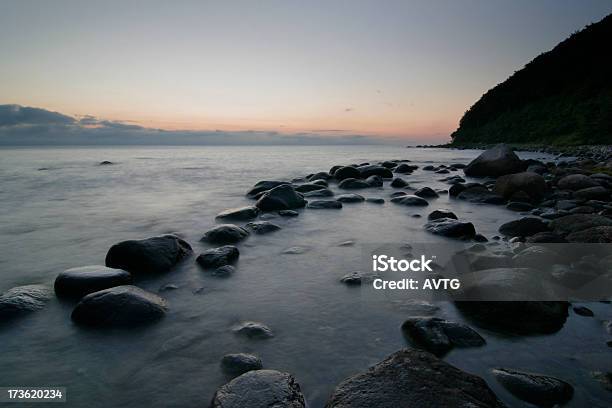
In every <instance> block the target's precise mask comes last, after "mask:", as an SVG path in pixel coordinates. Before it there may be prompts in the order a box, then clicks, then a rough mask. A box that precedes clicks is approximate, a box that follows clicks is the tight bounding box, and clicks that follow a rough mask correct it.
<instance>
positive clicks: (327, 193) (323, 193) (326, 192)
mask: <svg viewBox="0 0 612 408" xmlns="http://www.w3.org/2000/svg"><path fill="white" fill-rule="evenodd" d="M333 196H334V192H333V191H331V190H330V189H329V188H322V189H320V190H313V191H309V192H307V193H304V197H333Z"/></svg>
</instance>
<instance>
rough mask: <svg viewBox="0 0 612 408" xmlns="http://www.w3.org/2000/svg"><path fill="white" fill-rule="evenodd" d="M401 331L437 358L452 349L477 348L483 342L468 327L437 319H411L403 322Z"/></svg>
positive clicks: (483, 341)
mask: <svg viewBox="0 0 612 408" xmlns="http://www.w3.org/2000/svg"><path fill="white" fill-rule="evenodd" d="M402 331H403V332H404V334H405V335H406V336H407V337H409V338H410V339H411V340H412V341H413V342H414V343H415V344H416V345H417V346H419V347H420V348H423V349H425V350H427V351H429V352H431V353H433V354H435V355H437V356H441V355H444V354H445V353H447V352H448V351H450V350H451V349H452V348H453V347H478V346H482V345H484V344H485V340H484V339H483V338H482V337H481V336H480V334H478V333H477V332H476V331H474V330H472V329H471V328H470V327H469V326H466V325H464V324H460V323H454V322H449V321H448V320H444V319H440V318H437V317H413V318H410V319H408V320H406V321H405V322H404V324H403V325H402Z"/></svg>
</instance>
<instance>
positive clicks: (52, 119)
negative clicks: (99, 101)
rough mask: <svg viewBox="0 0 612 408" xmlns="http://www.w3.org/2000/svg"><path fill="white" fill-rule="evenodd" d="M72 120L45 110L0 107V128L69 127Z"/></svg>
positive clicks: (15, 106) (8, 106)
mask: <svg viewBox="0 0 612 408" xmlns="http://www.w3.org/2000/svg"><path fill="white" fill-rule="evenodd" d="M73 123H75V120H74V118H71V117H70V116H66V115H62V114H61V113H57V112H51V111H48V110H45V109H39V108H29V107H25V106H19V105H0V127H6V126H31V125H70V124H73Z"/></svg>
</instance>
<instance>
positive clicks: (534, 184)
mask: <svg viewBox="0 0 612 408" xmlns="http://www.w3.org/2000/svg"><path fill="white" fill-rule="evenodd" d="M493 191H494V192H495V193H496V194H498V195H500V196H502V197H504V198H505V199H509V198H510V197H512V195H513V194H515V193H517V192H519V191H523V192H525V193H526V194H527V195H528V196H529V197H531V198H535V199H539V198H541V197H542V196H543V195H544V193H545V191H546V181H544V177H542V176H540V175H539V174H537V173H531V172H528V171H525V172H522V173H516V174H507V175H505V176H501V177H499V178H498V179H497V180H496V181H495V187H494V188H493Z"/></svg>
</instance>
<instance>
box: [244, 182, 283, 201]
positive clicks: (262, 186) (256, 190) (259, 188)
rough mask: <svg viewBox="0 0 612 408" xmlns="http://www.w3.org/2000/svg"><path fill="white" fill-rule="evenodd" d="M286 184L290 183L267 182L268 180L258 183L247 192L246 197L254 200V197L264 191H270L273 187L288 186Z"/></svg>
mask: <svg viewBox="0 0 612 408" xmlns="http://www.w3.org/2000/svg"><path fill="white" fill-rule="evenodd" d="M288 184H290V183H289V182H287V181H268V180H265V181H260V182H258V183H257V184H255V185H254V186H253V188H251V189H250V190H249V191H248V192H247V196H249V197H251V198H255V197H256V196H258V195H259V194H261V193H263V192H264V191H269V190H272V189H273V188H274V187H278V186H283V185H288Z"/></svg>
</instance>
